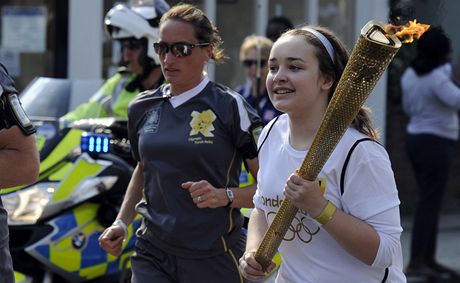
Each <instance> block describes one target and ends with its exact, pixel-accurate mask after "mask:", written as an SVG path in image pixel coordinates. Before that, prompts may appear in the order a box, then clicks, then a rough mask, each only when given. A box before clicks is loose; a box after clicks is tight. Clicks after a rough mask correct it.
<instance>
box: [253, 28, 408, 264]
mask: <svg viewBox="0 0 460 283" xmlns="http://www.w3.org/2000/svg"><path fill="white" fill-rule="evenodd" d="M400 47H401V42H400V41H399V39H398V38H397V37H396V36H393V35H387V34H386V33H385V31H384V29H383V27H382V26H381V25H379V24H376V23H374V22H372V21H371V22H369V23H367V24H366V26H364V28H363V29H362V30H361V35H360V37H359V39H358V42H357V43H356V45H355V47H354V48H353V51H352V53H351V56H350V59H349V60H348V63H347V65H346V67H345V70H344V71H343V74H342V77H341V78H340V80H339V83H338V85H337V88H336V90H335V92H334V95H333V96H332V99H331V101H330V102H329V105H328V107H327V109H326V113H325V115H324V118H323V120H322V122H321V125H320V127H319V129H318V132H317V133H316V135H315V138H314V140H313V142H312V145H311V147H310V150H309V151H308V153H307V156H306V157H305V159H304V161H303V163H302V165H301V167H300V169H299V170H298V174H299V175H300V176H301V177H302V178H304V179H306V180H310V181H313V180H315V179H316V178H317V176H318V174H319V172H320V171H321V169H322V168H323V166H324V163H326V161H327V159H328V158H329V156H330V154H331V153H332V151H333V150H334V148H335V146H336V145H337V143H338V142H339V140H340V138H341V137H342V136H343V134H344V133H345V131H346V130H347V128H348V127H349V126H350V124H351V123H352V121H353V119H354V118H355V117H356V115H357V114H358V112H359V110H360V108H361V107H362V105H363V104H364V102H365V100H366V99H367V97H368V96H369V94H370V93H371V92H372V89H373V88H374V86H375V84H376V83H377V81H378V80H379V78H380V77H381V76H382V74H383V72H384V71H385V70H386V68H387V67H388V65H389V64H390V62H391V60H392V59H393V57H394V55H395V54H396V52H397V51H398V50H399V48H400ZM297 211H298V209H297V208H296V207H295V206H294V205H293V204H292V203H291V202H290V201H288V200H284V201H283V202H282V204H281V206H280V208H279V210H278V213H277V214H276V216H275V218H274V219H273V222H272V223H271V224H270V227H269V228H268V230H267V232H266V233H265V236H264V238H263V240H262V242H261V244H260V246H259V248H258V249H257V252H256V254H255V258H256V260H257V262H259V263H260V264H261V265H262V267H263V268H264V269H265V270H266V268H267V267H268V266H269V264H270V263H271V261H272V258H273V256H274V255H275V253H276V251H277V250H278V247H279V245H280V244H281V241H282V240H283V238H284V235H285V234H286V232H287V230H288V228H289V226H290V225H291V222H292V220H293V219H294V216H295V215H296V213H297Z"/></svg>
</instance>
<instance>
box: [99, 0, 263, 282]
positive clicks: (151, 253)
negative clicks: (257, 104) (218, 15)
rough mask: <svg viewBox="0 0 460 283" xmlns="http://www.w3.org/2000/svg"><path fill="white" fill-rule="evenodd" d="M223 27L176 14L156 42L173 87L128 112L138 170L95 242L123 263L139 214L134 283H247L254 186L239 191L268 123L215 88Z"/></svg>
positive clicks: (182, 10)
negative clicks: (209, 68) (243, 269)
mask: <svg viewBox="0 0 460 283" xmlns="http://www.w3.org/2000/svg"><path fill="white" fill-rule="evenodd" d="M221 43H222V41H221V38H220V36H219V33H218V30H217V28H216V27H215V26H214V25H213V24H212V23H211V22H210V20H209V19H208V17H207V16H206V15H205V14H204V13H203V12H202V11H201V10H200V9H198V8H196V7H195V6H193V5H189V4H180V5H177V6H174V7H172V8H171V9H170V10H169V11H168V12H167V13H165V14H164V15H163V16H162V18H161V20H160V30H159V38H158V41H157V42H155V43H154V48H155V52H156V53H157V54H158V55H159V58H160V64H161V69H162V71H163V74H164V76H165V79H166V81H167V82H168V83H166V84H164V85H162V86H161V87H160V88H158V89H156V90H150V91H146V92H144V93H141V94H140V95H139V96H138V97H136V98H135V100H134V101H133V102H132V103H131V104H130V106H129V111H128V112H129V113H128V131H129V138H130V142H131V145H132V152H133V156H134V159H135V160H137V162H138V163H137V167H136V168H135V170H134V173H133V175H132V178H131V181H130V183H129V186H128V189H127V193H126V195H125V198H124V200H123V204H122V206H121V209H120V212H119V214H118V216H117V220H116V221H115V222H114V224H113V225H112V226H111V227H109V228H107V229H106V230H105V231H104V232H103V234H102V235H101V237H100V238H99V241H100V244H101V246H102V247H103V248H104V249H105V250H106V251H108V252H110V253H111V254H113V255H119V254H120V252H121V249H122V242H123V239H124V238H125V237H126V234H127V229H126V227H127V225H128V224H129V223H131V222H132V221H133V219H134V217H135V216H136V214H137V213H139V214H140V215H141V216H142V218H143V222H142V225H141V228H139V230H138V231H137V241H136V253H135V255H134V256H133V257H132V258H131V266H132V273H133V276H132V282H133V283H139V282H158V283H163V282H181V283H192V282H221V283H234V282H243V278H242V276H241V275H240V273H239V272H238V260H237V259H238V258H239V257H241V255H242V254H243V250H244V242H245V236H244V234H243V232H242V224H243V217H242V215H241V213H240V210H239V208H240V207H251V206H252V196H253V195H254V192H255V189H256V185H255V184H254V185H252V186H251V187H249V188H245V189H239V188H238V186H239V174H240V167H241V163H242V161H243V159H244V160H245V161H246V163H247V164H248V166H249V168H250V171H251V173H253V174H254V176H256V175H255V174H256V173H257V170H258V159H257V146H256V140H257V139H258V133H259V132H260V130H261V127H262V122H261V121H260V118H259V117H258V116H257V114H256V113H255V111H254V109H253V108H252V107H250V106H249V105H248V104H247V103H246V102H245V100H244V98H243V97H242V96H241V95H239V94H238V93H236V92H234V91H232V90H231V89H230V88H228V87H226V86H224V85H221V84H218V83H215V82H211V81H210V80H209V78H208V77H207V76H206V73H205V72H204V68H205V66H206V64H207V63H208V62H209V61H210V60H214V61H215V62H221V61H222V60H223V59H224V58H225V55H224V53H223V50H222V49H221V48H220V45H221Z"/></svg>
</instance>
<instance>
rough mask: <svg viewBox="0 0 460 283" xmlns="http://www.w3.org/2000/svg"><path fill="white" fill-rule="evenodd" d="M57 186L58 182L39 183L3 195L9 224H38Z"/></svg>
mask: <svg viewBox="0 0 460 283" xmlns="http://www.w3.org/2000/svg"><path fill="white" fill-rule="evenodd" d="M57 186H58V182H46V183H37V184H34V185H32V186H30V187H28V188H25V189H22V190H19V191H15V192H13V193H11V194H7V195H3V196H2V201H3V207H4V208H5V209H6V211H8V224H34V223H36V222H37V220H38V219H39V218H40V216H41V215H42V212H43V210H44V208H45V206H46V205H47V204H48V202H49V201H50V199H51V196H52V195H53V194H54V192H55V190H56V187H57Z"/></svg>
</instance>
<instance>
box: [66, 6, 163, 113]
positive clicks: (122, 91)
mask: <svg viewBox="0 0 460 283" xmlns="http://www.w3.org/2000/svg"><path fill="white" fill-rule="evenodd" d="M134 2H135V1H134ZM168 9H169V5H168V4H166V2H164V1H162V0H157V1H155V3H154V4H153V3H152V5H148V6H146V5H145V4H143V3H141V4H139V5H137V4H136V3H131V5H125V4H118V5H116V6H115V7H113V8H112V9H110V11H109V12H108V13H107V14H106V16H105V22H104V23H105V28H106V31H107V33H108V34H109V36H110V37H111V38H112V39H115V40H118V41H119V42H120V44H121V48H122V62H121V64H122V67H121V68H120V69H119V70H118V72H117V73H116V74H115V75H114V76H112V77H111V78H109V79H108V80H107V81H106V82H105V83H104V85H103V86H102V87H101V88H100V89H99V91H98V92H96V93H95V94H94V95H93V97H91V98H90V100H89V101H88V102H87V103H84V104H82V105H80V106H79V107H77V108H76V109H75V110H74V111H72V112H70V113H67V114H66V115H65V116H64V117H63V118H62V120H63V121H76V120H79V119H85V118H99V117H117V118H123V119H126V118H127V115H128V114H127V109H128V103H129V102H130V101H131V100H132V99H133V98H134V97H135V96H136V95H137V94H138V93H139V92H141V91H144V90H147V89H155V88H157V87H158V86H160V84H162V83H163V75H162V72H161V69H160V66H159V65H160V63H159V59H158V55H157V54H156V53H155V51H154V50H153V43H154V42H156V41H157V39H158V21H159V18H160V16H161V15H162V14H163V13H164V12H166V11H167V10H168Z"/></svg>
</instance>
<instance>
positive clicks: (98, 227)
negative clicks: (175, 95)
mask: <svg viewBox="0 0 460 283" xmlns="http://www.w3.org/2000/svg"><path fill="white" fill-rule="evenodd" d="M63 83H64V82H63V81H62V80H61V79H48V78H46V79H43V78H42V79H41V80H40V79H38V80H36V81H34V82H32V83H31V84H32V86H31V87H28V88H27V89H26V90H25V91H24V92H23V93H22V94H21V95H20V98H21V101H22V104H23V108H24V109H25V111H26V113H28V115H29V118H30V119H31V120H32V121H33V122H34V124H35V125H36V126H37V146H38V148H39V150H40V175H39V180H38V181H37V182H36V183H35V184H32V185H28V186H19V187H14V188H8V189H5V190H2V191H1V194H2V199H3V203H4V207H5V209H6V210H7V211H8V214H9V219H8V225H9V229H10V252H11V254H12V258H13V264H14V268H15V277H16V282H33V283H36V282H125V281H126V282H129V279H130V270H129V267H130V261H129V258H130V256H131V255H132V253H133V252H134V242H135V234H134V231H135V230H136V229H137V227H138V226H139V225H140V219H136V220H135V221H134V222H133V224H131V225H130V226H129V227H128V228H129V229H128V230H129V234H128V237H127V239H126V240H125V242H124V244H123V252H122V255H121V256H120V257H114V256H112V255H110V254H108V253H107V252H105V251H104V250H103V249H102V248H101V247H100V246H99V243H98V238H99V236H100V235H101V234H102V232H103V231H104V229H105V228H106V227H108V226H110V225H111V224H112V222H113V221H114V220H115V217H116V215H117V213H118V209H119V206H120V205H121V202H122V199H123V196H124V193H125V190H126V188H127V185H128V182H129V180H130V177H131V173H132V171H133V168H134V167H133V165H134V161H133V160H132V159H131V154H130V145H129V142H128V140H127V130H126V121H118V120H116V119H113V118H100V119H87V120H80V121H76V122H74V123H73V124H69V125H64V126H63V125H62V123H60V122H59V119H58V118H57V117H60V116H62V114H64V113H66V112H65V111H67V110H66V109H62V107H61V108H60V107H56V106H54V108H53V105H50V103H51V104H52V103H57V102H59V103H61V102H63V101H66V100H65V99H62V97H65V96H66V95H67V94H66V93H64V94H62V92H66V90H67V91H68V88H65V87H62V85H63ZM37 89H46V90H47V92H40V96H43V97H37V93H36V90H37ZM32 98H33V99H32ZM31 101H34V102H33V103H31ZM40 111H42V113H41V112H40ZM53 111H64V113H54V114H53V115H54V117H53V116H52V117H49V116H48V117H45V116H46V115H45V114H48V115H49V113H50V112H53ZM0 282H1V280H0Z"/></svg>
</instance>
